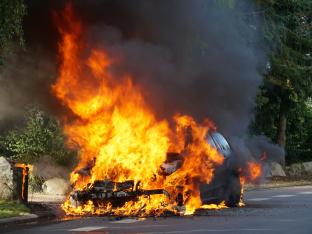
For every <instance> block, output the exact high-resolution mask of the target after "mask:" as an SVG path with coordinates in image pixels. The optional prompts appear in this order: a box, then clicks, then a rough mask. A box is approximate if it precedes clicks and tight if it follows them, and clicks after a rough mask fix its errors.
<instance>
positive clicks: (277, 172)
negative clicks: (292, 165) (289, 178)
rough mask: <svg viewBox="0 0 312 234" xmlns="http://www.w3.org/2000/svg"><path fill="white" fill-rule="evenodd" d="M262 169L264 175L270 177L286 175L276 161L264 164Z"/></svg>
mask: <svg viewBox="0 0 312 234" xmlns="http://www.w3.org/2000/svg"><path fill="white" fill-rule="evenodd" d="M264 171H265V177H266V178H270V177H275V176H276V177H284V176H286V174H285V172H284V170H283V167H282V166H281V164H279V163H277V162H270V163H267V164H265V166H264Z"/></svg>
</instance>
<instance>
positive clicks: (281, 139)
mask: <svg viewBox="0 0 312 234" xmlns="http://www.w3.org/2000/svg"><path fill="white" fill-rule="evenodd" d="M286 127H287V117H286V110H285V108H282V107H281V108H280V113H279V119H278V123H277V136H276V143H277V144H278V145H280V146H281V147H283V148H285V146H286Z"/></svg>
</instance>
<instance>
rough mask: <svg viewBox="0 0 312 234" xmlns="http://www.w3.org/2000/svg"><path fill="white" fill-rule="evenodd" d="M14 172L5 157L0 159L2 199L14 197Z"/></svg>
mask: <svg viewBox="0 0 312 234" xmlns="http://www.w3.org/2000/svg"><path fill="white" fill-rule="evenodd" d="M12 189H13V170H12V166H11V164H10V163H9V162H8V161H7V160H6V158H4V157H0V199H12V197H13V190H12Z"/></svg>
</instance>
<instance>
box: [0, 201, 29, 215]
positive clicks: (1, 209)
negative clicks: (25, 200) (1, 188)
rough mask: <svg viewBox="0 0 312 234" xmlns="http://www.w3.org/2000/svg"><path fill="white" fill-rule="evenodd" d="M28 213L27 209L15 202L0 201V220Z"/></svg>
mask: <svg viewBox="0 0 312 234" xmlns="http://www.w3.org/2000/svg"><path fill="white" fill-rule="evenodd" d="M27 212H29V209H28V208H27V207H26V206H25V205H23V204H22V203H20V202H17V201H4V200H0V219H1V218H9V217H14V216H19V215H22V214H23V213H27Z"/></svg>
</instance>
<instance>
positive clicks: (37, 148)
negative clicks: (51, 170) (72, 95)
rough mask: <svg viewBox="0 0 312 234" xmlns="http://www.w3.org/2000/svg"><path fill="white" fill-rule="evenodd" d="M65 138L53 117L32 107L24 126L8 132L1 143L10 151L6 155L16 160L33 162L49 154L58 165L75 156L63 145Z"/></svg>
mask: <svg viewBox="0 0 312 234" xmlns="http://www.w3.org/2000/svg"><path fill="white" fill-rule="evenodd" d="M65 140H66V139H65V137H64V135H63V133H62V130H61V126H60V124H59V123H58V122H57V121H56V120H55V119H53V118H51V117H47V116H45V115H44V113H43V112H41V111H38V110H35V109H33V110H31V111H29V112H28V113H27V115H26V120H25V126H24V127H19V128H16V129H14V130H12V131H10V132H8V134H7V135H6V136H4V137H2V138H1V145H2V147H3V148H4V149H5V151H6V152H10V153H8V154H7V156H9V157H11V158H12V159H14V160H17V161H22V162H26V163H34V162H37V161H39V159H40V158H41V157H43V156H49V157H51V159H52V161H54V162H56V163H57V164H59V165H69V164H70V163H71V162H72V160H73V159H74V158H75V157H74V152H72V151H69V150H68V149H67V148H66V146H65V145H64V142H65Z"/></svg>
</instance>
